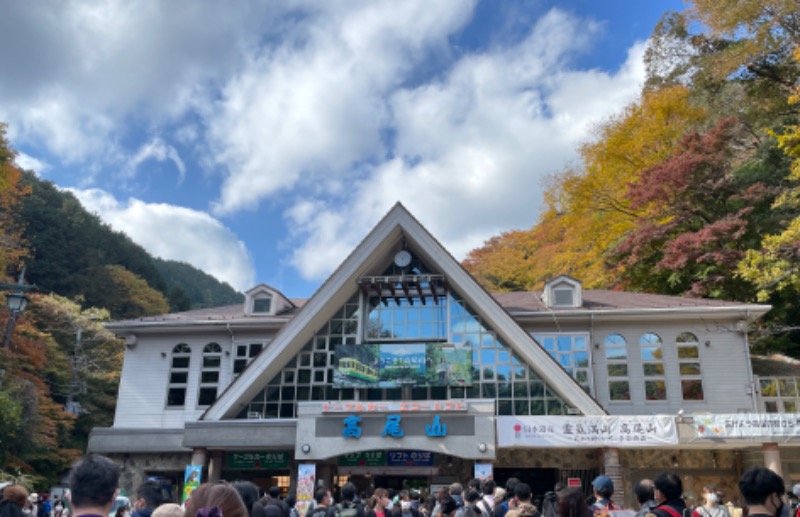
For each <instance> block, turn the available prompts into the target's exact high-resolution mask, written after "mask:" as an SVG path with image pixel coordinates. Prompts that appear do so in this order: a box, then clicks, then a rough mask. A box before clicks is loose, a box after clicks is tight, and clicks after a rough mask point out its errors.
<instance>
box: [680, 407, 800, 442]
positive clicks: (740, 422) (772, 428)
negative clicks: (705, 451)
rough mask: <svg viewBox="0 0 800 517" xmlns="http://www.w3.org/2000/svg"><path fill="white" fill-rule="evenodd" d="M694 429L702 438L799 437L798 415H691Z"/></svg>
mask: <svg viewBox="0 0 800 517" xmlns="http://www.w3.org/2000/svg"><path fill="white" fill-rule="evenodd" d="M692 418H693V419H694V424H693V425H694V429H695V431H697V436H700V437H702V438H749V437H771V436H775V437H791V436H800V414H796V413H785V414H784V413H738V414H736V413H732V414H718V415H693V417H692Z"/></svg>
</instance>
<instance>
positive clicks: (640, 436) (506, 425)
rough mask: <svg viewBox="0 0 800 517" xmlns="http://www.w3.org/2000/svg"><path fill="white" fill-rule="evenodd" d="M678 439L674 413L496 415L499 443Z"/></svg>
mask: <svg viewBox="0 0 800 517" xmlns="http://www.w3.org/2000/svg"><path fill="white" fill-rule="evenodd" d="M677 443H678V429H677V427H676V425H675V417H674V416H670V415H641V416H518V417H517V416H499V417H497V445H498V446H499V447H519V446H523V447H658V446H663V445H675V444H677Z"/></svg>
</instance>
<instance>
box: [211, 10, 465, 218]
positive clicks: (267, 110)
mask: <svg viewBox="0 0 800 517" xmlns="http://www.w3.org/2000/svg"><path fill="white" fill-rule="evenodd" d="M315 5H323V3H320V4H315ZM354 6H355V7H354ZM471 6H472V3H471V2H470V3H468V2H465V1H463V0H443V1H438V2H428V1H423V0H418V1H414V2H412V1H408V2H391V1H384V2H350V3H342V4H335V8H330V9H325V8H322V7H321V8H320V9H319V10H318V11H314V12H309V13H307V17H306V19H304V20H303V24H302V25H300V26H298V27H297V28H296V29H294V30H293V31H291V32H289V33H288V34H284V35H283V39H282V41H281V42H280V44H278V45H276V46H271V47H267V48H266V49H265V50H264V51H263V52H261V53H260V54H259V55H258V56H256V57H254V58H253V59H252V60H250V61H249V62H248V64H247V66H245V68H244V70H242V71H241V72H240V73H239V74H237V75H236V77H235V78H233V79H232V80H231V81H230V82H229V83H228V84H227V85H226V87H225V88H224V89H223V95H222V98H223V99H222V101H221V102H220V103H219V104H218V105H217V106H216V111H215V112H214V113H213V114H212V116H211V118H210V120H209V123H208V125H209V128H210V132H209V135H208V136H209V140H210V147H211V149H212V154H213V156H215V158H216V161H217V164H219V165H220V166H224V167H225V168H226V170H227V171H228V173H227V178H226V181H225V184H224V185H223V188H222V192H221V196H220V199H219V201H218V203H216V204H215V210H216V211H217V212H218V213H230V212H234V211H237V210H240V209H242V208H246V207H253V206H255V205H256V204H257V203H258V202H259V201H261V200H262V199H263V198H265V197H268V196H272V195H275V194H277V193H281V192H282V191H286V190H291V189H292V188H293V187H295V186H297V185H301V184H302V185H309V184H316V185H317V186H318V188H319V189H320V190H323V191H325V192H327V191H329V190H330V189H331V188H341V183H340V182H341V181H349V180H350V179H351V178H352V177H354V176H357V175H358V172H359V171H358V170H357V168H355V167H354V166H355V165H356V164H358V163H359V162H364V161H372V160H376V159H379V158H380V157H382V156H383V153H384V151H385V149H384V146H383V143H382V141H381V130H382V129H384V128H385V127H387V124H389V123H390V118H389V112H388V108H389V107H388V105H387V102H386V99H387V97H388V95H390V94H391V92H392V91H394V90H395V89H397V88H398V87H399V86H400V85H401V84H402V83H403V82H404V81H407V80H409V79H411V78H412V76H413V73H414V72H415V65H417V64H419V63H420V62H421V61H423V60H424V59H426V58H430V57H431V54H432V53H433V52H434V51H435V50H436V49H437V48H439V49H441V51H444V50H446V49H447V45H446V43H447V41H446V38H447V36H448V35H450V34H452V33H453V32H454V31H456V30H457V29H459V28H460V27H462V26H463V25H464V23H466V22H467V21H468V19H469V15H470V10H471Z"/></svg>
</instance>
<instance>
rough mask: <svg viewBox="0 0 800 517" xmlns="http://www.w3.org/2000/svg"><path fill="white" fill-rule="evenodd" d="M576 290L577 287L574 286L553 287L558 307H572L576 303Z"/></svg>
mask: <svg viewBox="0 0 800 517" xmlns="http://www.w3.org/2000/svg"><path fill="white" fill-rule="evenodd" d="M574 290H575V289H573V287H572V286H566V287H562V286H559V287H557V288H555V289H553V294H554V298H555V300H554V302H555V303H553V305H555V306H557V307H572V305H573V304H574V303H575V302H574V301H573V299H574V294H573V291H574Z"/></svg>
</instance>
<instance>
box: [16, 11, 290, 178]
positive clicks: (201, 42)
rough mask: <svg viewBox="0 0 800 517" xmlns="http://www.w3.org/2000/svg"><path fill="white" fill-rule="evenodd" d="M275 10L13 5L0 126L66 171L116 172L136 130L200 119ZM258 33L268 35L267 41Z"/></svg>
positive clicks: (271, 18) (277, 13)
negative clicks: (87, 166) (189, 116)
mask: <svg viewBox="0 0 800 517" xmlns="http://www.w3.org/2000/svg"><path fill="white" fill-rule="evenodd" d="M285 9H286V7H285V6H283V5H282V2H271V3H269V5H268V3H266V2H260V1H258V0H239V1H238V2H237V3H236V5H235V6H233V5H230V4H229V3H227V2H221V3H220V2H217V3H214V2H212V3H207V2H194V1H191V0H182V1H181V0H176V1H174V2H160V1H156V0H140V1H135V2H126V1H119V0H80V1H76V2H68V3H65V2H61V1H59V0H42V1H41V2H13V3H10V4H8V5H6V6H4V7H3V15H2V16H0V63H2V64H3V67H4V69H6V70H13V73H8V74H5V75H4V77H3V81H0V99H3V101H2V102H0V120H2V121H4V122H8V124H9V137H10V138H11V139H12V141H15V142H23V143H36V144H39V145H41V146H43V147H44V148H45V149H46V150H48V151H49V152H52V153H54V154H56V155H58V156H59V157H60V158H61V159H62V160H64V161H66V162H70V163H84V162H89V163H100V164H105V165H109V164H110V165H119V164H120V163H121V162H122V161H124V156H125V155H126V154H127V153H126V152H124V151H123V149H124V145H123V144H121V143H120V142H121V141H122V139H123V138H124V137H126V136H128V131H129V129H130V128H131V127H132V126H134V125H136V124H144V125H151V126H158V125H162V124H166V123H170V122H171V121H175V120H177V119H179V118H180V117H182V116H183V115H185V114H186V113H187V112H190V111H196V110H199V109H202V107H203V106H204V105H205V104H206V103H207V102H208V99H209V98H210V97H211V96H213V95H215V93H214V90H215V88H216V87H218V86H219V84H221V83H222V82H223V80H224V78H225V77H227V76H229V75H230V74H232V73H233V71H235V70H237V69H238V68H239V67H240V66H241V65H242V63H243V62H244V59H245V52H244V49H248V48H252V47H254V46H255V45H256V43H257V42H258V40H259V38H261V37H263V36H264V35H265V32H269V27H270V26H271V25H272V20H273V19H274V16H276V15H279V14H280V13H283V12H285ZM263 27H267V28H268V29H267V30H266V31H265V30H264V29H263Z"/></svg>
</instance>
